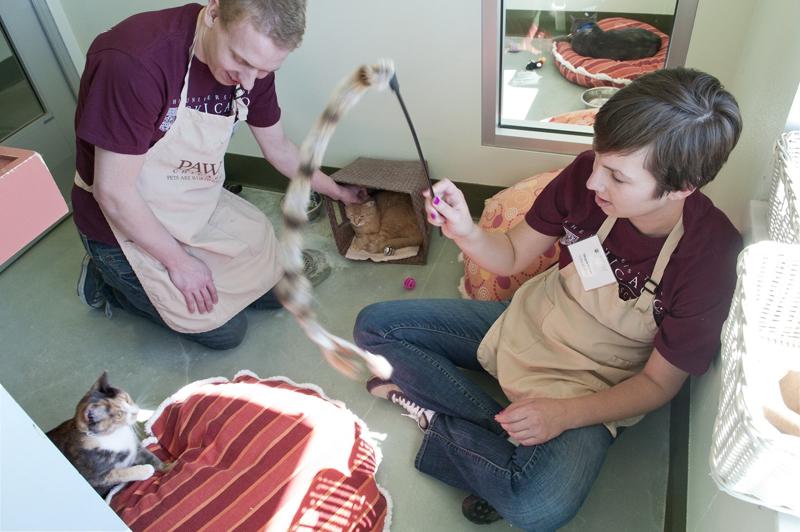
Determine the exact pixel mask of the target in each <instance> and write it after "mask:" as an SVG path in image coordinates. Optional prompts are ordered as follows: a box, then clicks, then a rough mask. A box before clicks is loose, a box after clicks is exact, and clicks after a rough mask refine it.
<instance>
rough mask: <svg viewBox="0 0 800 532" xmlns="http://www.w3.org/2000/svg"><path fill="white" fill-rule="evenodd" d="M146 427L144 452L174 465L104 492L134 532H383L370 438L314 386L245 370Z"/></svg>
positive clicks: (162, 411)
mask: <svg viewBox="0 0 800 532" xmlns="http://www.w3.org/2000/svg"><path fill="white" fill-rule="evenodd" d="M147 428H148V432H149V433H150V434H152V435H153V438H150V439H149V440H148V441H146V442H145V443H148V448H149V449H150V450H152V451H153V452H154V453H155V454H156V455H157V456H159V457H160V458H161V459H162V460H165V461H170V462H174V466H173V468H172V469H171V470H169V471H167V472H164V473H156V474H155V475H154V476H152V477H150V478H149V479H147V480H143V481H140V482H133V483H131V484H129V485H127V486H126V487H124V488H123V489H122V490H120V491H119V492H118V493H116V494H114V495H111V496H110V497H113V498H112V499H111V507H112V508H113V509H114V511H116V512H117V514H119V516H120V517H121V518H122V520H123V521H125V523H126V524H127V525H128V526H129V527H130V528H131V529H132V530H134V531H139V530H150V531H161V530H185V531H198V530H271V531H281V532H283V531H286V530H343V531H382V530H384V526H385V525H386V524H388V522H389V517H388V514H389V507H390V503H389V500H388V496H387V495H386V494H385V493H384V492H383V491H382V490H381V489H380V488H379V487H378V485H377V484H376V482H375V478H374V474H375V470H376V469H377V467H378V462H379V461H380V454H379V452H378V450H377V448H376V446H375V444H374V441H373V440H372V438H370V436H369V432H368V431H367V429H366V427H365V426H364V424H363V423H362V422H361V421H360V420H359V419H358V418H357V417H356V416H355V415H353V414H352V413H351V412H350V411H348V410H347V409H345V408H344V406H343V405H342V404H341V403H338V402H335V401H332V400H330V399H328V398H327V397H325V396H324V394H323V393H322V391H321V390H319V389H318V388H316V387H314V386H311V385H297V384H294V383H292V382H290V381H288V380H287V379H285V378H272V379H265V380H261V379H259V378H258V377H256V376H255V375H253V374H252V373H250V372H240V373H239V374H238V375H236V377H235V378H234V379H233V381H228V380H227V379H223V378H217V379H209V380H206V381H198V382H195V383H192V384H189V385H187V386H185V387H183V388H182V389H181V390H179V391H178V392H177V393H176V394H175V395H174V396H172V397H171V398H169V399H167V401H165V402H164V404H163V405H162V406H161V407H160V408H159V410H158V412H157V413H156V414H155V415H154V416H153V418H152V419H151V421H150V422H148V425H147ZM112 494H113V492H112ZM387 528H388V527H387Z"/></svg>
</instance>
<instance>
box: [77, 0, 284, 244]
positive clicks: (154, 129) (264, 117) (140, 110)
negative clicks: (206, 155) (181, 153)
mask: <svg viewBox="0 0 800 532" xmlns="http://www.w3.org/2000/svg"><path fill="white" fill-rule="evenodd" d="M201 8H202V6H201V5H199V4H188V5H185V6H182V7H177V8H172V9H165V10H162V11H152V12H147V13H140V14H138V15H134V16H132V17H130V18H128V19H126V20H124V21H122V22H120V23H119V24H117V25H116V26H114V27H113V28H111V29H110V30H108V31H106V32H104V33H101V34H100V35H98V36H97V38H96V39H95V40H94V42H93V43H92V45H91V47H90V48H89V52H88V53H87V55H86V67H85V69H84V72H83V75H82V76H81V84H80V92H79V94H78V104H77V110H76V112H75V136H76V144H77V157H76V168H77V170H78V173H79V174H80V176H81V177H82V178H83V180H84V181H85V182H86V183H88V184H90V185H91V184H92V183H94V147H95V146H98V147H100V148H102V149H104V150H108V151H112V152H115V153H123V154H129V155H141V154H144V153H146V152H147V151H148V149H149V148H150V147H151V146H153V145H154V144H155V143H156V142H157V141H158V140H159V139H161V137H163V136H164V133H165V132H166V131H167V130H168V129H169V127H170V125H171V124H172V121H173V120H174V119H175V112H176V111H177V107H178V102H179V100H180V94H181V89H182V86H183V79H184V76H185V75H186V67H187V65H188V63H189V51H190V49H191V45H192V40H193V39H194V32H195V27H196V23H197V15H198V13H199V12H200V9H201ZM233 97H234V87H231V86H226V85H222V84H220V83H218V82H217V81H216V79H214V76H213V75H212V74H211V71H210V70H209V69H208V67H207V66H206V65H205V64H204V63H202V62H200V61H199V60H198V59H197V58H196V57H195V58H194V59H192V66H191V73H190V75H189V91H188V96H187V106H188V107H191V108H193V109H199V110H201V111H203V112H206V113H212V114H218V115H228V114H230V108H231V104H232V102H233ZM241 97H242V98H243V100H244V101H245V103H246V104H247V105H248V115H247V123H248V124H250V125H252V126H256V127H269V126H272V125H274V124H275V123H277V122H278V120H279V119H280V115H281V111H280V107H279V106H278V100H277V97H276V95H275V75H274V74H270V75H268V76H267V77H265V78H264V79H260V80H256V83H255V85H254V86H253V90H251V91H250V92H245V93H244V95H242V96H241ZM72 205H73V209H74V215H73V218H74V220H75V224H76V225H77V226H78V229H79V230H80V231H81V233H83V234H85V235H86V236H87V237H89V238H90V239H92V240H97V241H99V242H103V243H105V244H110V245H117V241H116V239H115V238H114V234H113V233H112V232H111V228H110V227H109V226H108V222H107V221H106V219H105V217H104V216H103V213H102V211H101V210H100V207H99V206H98V204H97V202H96V201H95V200H94V197H93V196H92V195H91V194H90V193H88V192H86V191H84V190H83V189H80V188H78V187H73V189H72Z"/></svg>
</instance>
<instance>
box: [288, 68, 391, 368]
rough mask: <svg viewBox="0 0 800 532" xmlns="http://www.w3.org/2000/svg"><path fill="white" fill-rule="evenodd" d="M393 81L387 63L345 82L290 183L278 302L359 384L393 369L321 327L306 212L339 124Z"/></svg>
mask: <svg viewBox="0 0 800 532" xmlns="http://www.w3.org/2000/svg"><path fill="white" fill-rule="evenodd" d="M392 76H394V64H393V63H392V62H391V61H388V60H383V61H380V62H379V63H378V64H376V65H364V66H361V67H359V68H358V69H357V70H356V71H355V72H354V73H353V74H352V75H351V76H350V77H349V78H347V79H345V80H344V82H343V83H342V84H341V85H340V86H339V88H338V89H337V90H336V92H335V93H334V94H333V97H332V98H331V100H330V102H329V103H328V105H327V107H325V110H324V111H323V112H322V115H321V116H320V117H319V119H317V122H316V123H315V124H314V127H313V128H312V129H311V131H310V132H309V133H308V136H307V137H306V139H305V141H304V142H303V145H302V146H301V148H300V165H299V168H298V171H297V176H296V177H295V178H294V179H292V180H291V182H290V183H289V189H288V190H287V191H286V198H285V199H284V202H283V232H282V234H281V241H280V244H281V249H282V250H283V268H284V274H283V277H282V278H281V280H280V281H279V282H278V285H277V287H276V289H277V293H278V297H279V298H280V300H281V303H283V306H284V307H286V309H287V310H289V312H291V313H292V314H293V315H294V317H295V318H296V319H297V321H298V323H299V324H300V326H301V327H302V328H303V330H304V331H305V333H306V335H307V336H308V337H309V339H311V341H313V342H314V343H315V344H317V346H318V347H319V348H320V351H321V352H322V356H323V357H324V358H325V360H327V361H328V363H329V364H330V365H331V366H333V367H334V368H335V369H337V370H338V371H340V372H341V373H343V374H344V375H346V376H348V377H350V378H353V379H355V378H358V377H359V376H360V375H361V373H363V372H364V371H365V370H367V371H369V372H371V373H372V374H374V375H375V376H378V377H380V378H382V379H388V378H389V377H390V376H391V373H392V366H391V365H390V364H389V362H388V361H387V360H386V359H385V358H383V357H382V356H379V355H375V354H373V353H370V352H368V351H364V350H363V349H361V348H359V347H358V346H356V345H355V344H353V343H351V342H348V341H346V340H344V339H342V338H340V337H338V336H336V335H334V334H331V333H330V332H328V331H327V330H326V329H325V328H324V327H323V326H322V325H320V324H319V322H318V321H317V319H316V317H315V315H314V311H313V308H312V307H313V294H312V292H311V282H310V281H309V280H308V279H307V278H306V277H305V276H304V275H303V253H302V252H303V233H302V228H303V226H304V225H305V224H306V222H308V215H307V213H306V207H307V205H308V200H309V195H310V193H311V176H312V175H313V174H314V172H315V171H316V170H317V169H318V168H319V166H320V164H321V162H322V156H323V155H324V153H325V149H326V148H327V146H328V142H329V141H330V139H331V137H332V136H333V132H334V130H335V129H336V126H337V124H338V123H339V120H341V118H342V116H343V115H344V114H345V113H346V112H347V111H348V110H349V109H350V108H352V107H353V106H354V105H355V104H356V102H358V100H359V99H360V98H361V96H362V95H363V94H364V93H365V92H366V91H367V90H369V89H370V88H377V89H385V88H386V87H387V86H389V80H390V79H391V78H392Z"/></svg>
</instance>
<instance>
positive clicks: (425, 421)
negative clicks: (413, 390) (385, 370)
mask: <svg viewBox="0 0 800 532" xmlns="http://www.w3.org/2000/svg"><path fill="white" fill-rule="evenodd" d="M367 391H368V392H369V393H371V394H372V395H374V396H375V397H380V398H381V399H386V400H387V401H391V402H392V403H394V404H396V405H398V406H399V407H401V408H402V409H403V410H405V411H406V413H405V414H403V415H404V416H406V417H410V418H411V419H413V420H414V421H416V422H417V425H418V426H419V428H420V429H422V430H423V431H424V430H426V429H427V428H428V426H429V425H430V423H431V420H432V419H433V416H434V415H435V414H436V412H434V411H433V410H429V409H427V408H423V407H421V406H419V405H418V404H417V403H415V402H414V401H412V400H411V399H409V398H408V397H406V394H404V393H403V391H402V390H401V389H400V388H399V387H398V386H397V385H396V384H394V383H393V382H392V381H387V380H383V379H381V378H378V377H373V378H371V379H370V380H368V381H367Z"/></svg>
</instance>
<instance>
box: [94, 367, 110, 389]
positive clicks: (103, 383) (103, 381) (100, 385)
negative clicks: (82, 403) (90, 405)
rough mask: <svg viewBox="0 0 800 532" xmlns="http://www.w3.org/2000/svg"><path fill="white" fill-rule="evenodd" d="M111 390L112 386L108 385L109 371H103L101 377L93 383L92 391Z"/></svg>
mask: <svg viewBox="0 0 800 532" xmlns="http://www.w3.org/2000/svg"><path fill="white" fill-rule="evenodd" d="M110 390H111V386H109V385H108V372H107V371H103V373H102V374H101V375H100V377H98V379H97V381H96V382H95V383H94V384H93V385H92V391H97V392H100V393H102V394H108V392H109V391H110Z"/></svg>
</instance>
